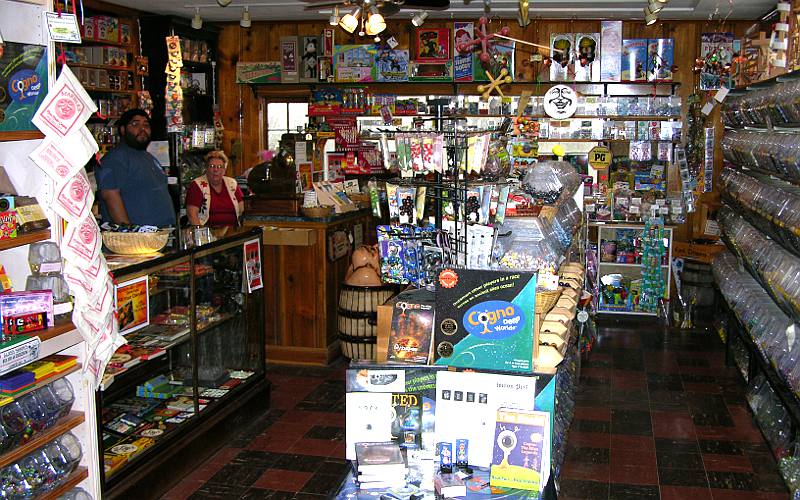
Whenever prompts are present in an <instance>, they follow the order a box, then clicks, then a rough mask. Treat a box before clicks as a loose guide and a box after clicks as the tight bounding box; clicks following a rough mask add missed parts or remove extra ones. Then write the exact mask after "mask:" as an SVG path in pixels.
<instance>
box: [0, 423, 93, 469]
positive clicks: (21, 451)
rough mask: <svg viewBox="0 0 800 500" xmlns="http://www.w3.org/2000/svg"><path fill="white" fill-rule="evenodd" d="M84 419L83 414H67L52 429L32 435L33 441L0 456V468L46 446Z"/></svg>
mask: <svg viewBox="0 0 800 500" xmlns="http://www.w3.org/2000/svg"><path fill="white" fill-rule="evenodd" d="M85 419H86V417H85V415H84V414H83V412H79V411H71V412H69V413H68V414H67V415H66V416H65V417H63V418H62V419H60V420H59V421H58V422H56V424H55V425H54V426H53V427H50V428H48V429H46V430H45V431H44V432H40V433H38V434H34V435H33V439H31V440H30V441H28V442H27V443H25V444H23V445H20V446H18V447H16V448H14V449H13V450H11V451H9V452H6V453H4V454H2V455H0V467H5V466H6V465H8V464H11V463H14V462H16V461H17V460H19V459H20V458H22V457H24V456H25V455H27V454H28V453H31V452H33V451H36V450H37V449H38V448H40V447H42V446H44V445H46V444H47V443H49V442H50V441H52V440H54V439H56V438H57V437H58V436H60V435H62V434H64V433H66V432H68V431H71V430H72V429H74V428H75V427H77V426H79V425H81V424H82V423H83V422H84V420H85Z"/></svg>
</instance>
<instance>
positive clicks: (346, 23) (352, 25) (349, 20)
mask: <svg viewBox="0 0 800 500" xmlns="http://www.w3.org/2000/svg"><path fill="white" fill-rule="evenodd" d="M360 15H361V7H356V8H355V9H353V11H352V12H349V13H347V14H345V15H344V17H342V18H341V19H339V26H341V27H342V29H343V30H345V31H346V32H348V33H352V32H354V31H355V30H356V28H358V16H360Z"/></svg>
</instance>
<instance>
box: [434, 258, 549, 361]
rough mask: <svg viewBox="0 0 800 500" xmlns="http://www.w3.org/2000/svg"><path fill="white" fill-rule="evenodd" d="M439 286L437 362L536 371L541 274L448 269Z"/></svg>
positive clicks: (437, 297)
mask: <svg viewBox="0 0 800 500" xmlns="http://www.w3.org/2000/svg"><path fill="white" fill-rule="evenodd" d="M437 284H438V286H437V291H436V326H435V329H434V352H435V360H436V363H435V364H437V365H445V366H452V367H460V368H474V369H488V370H502V371H513V372H530V371H532V370H533V336H534V332H533V317H534V305H535V301H536V273H527V272H498V271H482V270H470V269H453V268H445V269H443V270H442V271H441V272H440V273H439V278H438V283H437Z"/></svg>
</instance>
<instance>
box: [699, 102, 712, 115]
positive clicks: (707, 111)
mask: <svg viewBox="0 0 800 500" xmlns="http://www.w3.org/2000/svg"><path fill="white" fill-rule="evenodd" d="M713 110H714V105H713V104H712V103H710V102H707V103H705V105H704V106H703V108H702V109H701V110H700V111H701V112H702V113H703V114H704V115H706V116H708V115H710V114H711V112H712V111H713Z"/></svg>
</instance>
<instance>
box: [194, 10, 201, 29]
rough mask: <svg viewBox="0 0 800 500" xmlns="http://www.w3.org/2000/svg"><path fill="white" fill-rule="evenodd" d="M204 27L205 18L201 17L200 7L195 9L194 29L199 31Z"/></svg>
mask: <svg viewBox="0 0 800 500" xmlns="http://www.w3.org/2000/svg"><path fill="white" fill-rule="evenodd" d="M202 27H203V18H202V17H200V7H195V8H194V17H193V18H192V28H194V29H196V30H199V29H200V28H202Z"/></svg>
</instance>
